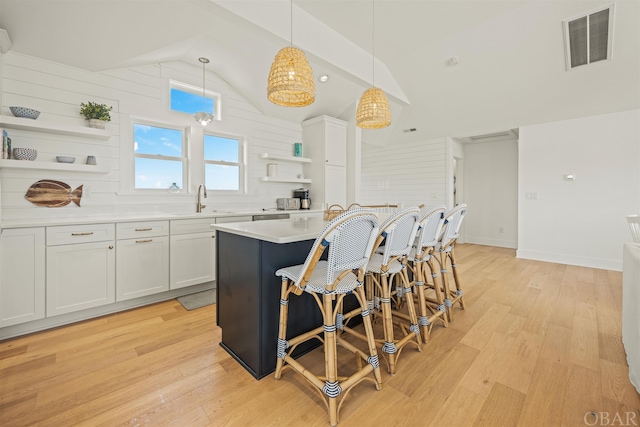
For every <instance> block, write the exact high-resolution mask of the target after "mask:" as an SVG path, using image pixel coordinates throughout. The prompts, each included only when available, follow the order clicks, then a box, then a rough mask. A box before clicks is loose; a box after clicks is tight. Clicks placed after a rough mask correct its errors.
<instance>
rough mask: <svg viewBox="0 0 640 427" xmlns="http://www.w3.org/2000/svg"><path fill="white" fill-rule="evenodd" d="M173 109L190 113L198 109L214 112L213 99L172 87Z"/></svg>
mask: <svg viewBox="0 0 640 427" xmlns="http://www.w3.org/2000/svg"><path fill="white" fill-rule="evenodd" d="M203 100H204V102H203ZM171 109H172V110H174V111H181V112H183V113H189V114H195V113H197V112H198V111H206V112H207V113H210V114H213V99H211V98H207V97H204V98H203V97H202V95H196V94H194V93H190V92H185V91H183V90H180V89H176V88H171Z"/></svg>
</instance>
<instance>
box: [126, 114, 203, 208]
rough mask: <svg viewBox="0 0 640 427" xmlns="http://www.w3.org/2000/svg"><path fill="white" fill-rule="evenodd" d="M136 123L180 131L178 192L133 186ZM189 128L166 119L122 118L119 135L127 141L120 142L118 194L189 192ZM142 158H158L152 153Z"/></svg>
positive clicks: (181, 193) (180, 193) (177, 194)
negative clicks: (180, 155)
mask: <svg viewBox="0 0 640 427" xmlns="http://www.w3.org/2000/svg"><path fill="white" fill-rule="evenodd" d="M136 124H142V125H149V126H154V127H162V128H167V129H175V130H179V131H181V132H182V183H183V185H182V187H183V188H182V189H181V190H180V192H179V193H169V192H168V190H169V189H168V188H166V189H163V188H157V189H155V188H141V189H136V188H135V159H136V154H135V152H134V150H133V144H134V142H135V140H134V126H135V125H136ZM190 133H191V129H190V127H188V126H183V125H180V124H173V123H170V122H166V121H160V120H154V119H147V118H142V117H137V116H130V117H129V120H122V121H121V124H120V135H121V137H124V138H125V140H126V141H128V143H125V144H120V161H121V168H122V170H121V180H120V191H119V192H118V194H119V195H138V196H139V195H159V194H171V196H179V195H184V194H189V191H188V190H189V188H190V185H189V180H190V171H189V169H190V163H191V161H190V156H189V145H190V144H189V140H190ZM139 157H144V158H152V159H153V158H158V157H156V156H153V155H141V156H139ZM166 158H167V159H180V158H179V157H171V156H166Z"/></svg>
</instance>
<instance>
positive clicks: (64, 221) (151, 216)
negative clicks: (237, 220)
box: [0, 210, 323, 228]
mask: <svg viewBox="0 0 640 427" xmlns="http://www.w3.org/2000/svg"><path fill="white" fill-rule="evenodd" d="M322 212H323V211H322V210H280V211H279V210H269V211H263V210H252V211H240V210H239V211H231V210H229V211H213V212H202V213H195V212H193V213H160V212H156V213H128V214H126V213H120V214H105V215H95V216H83V217H68V218H56V219H35V218H25V219H12V220H3V221H2V223H1V224H0V226H1V228H23V227H47V226H56V225H71V224H100V223H105V222H116V223H117V222H136V221H162V220H177V219H198V218H221V217H234V216H241V217H244V216H253V215H278V214H290V215H300V214H316V215H317V214H319V213H322Z"/></svg>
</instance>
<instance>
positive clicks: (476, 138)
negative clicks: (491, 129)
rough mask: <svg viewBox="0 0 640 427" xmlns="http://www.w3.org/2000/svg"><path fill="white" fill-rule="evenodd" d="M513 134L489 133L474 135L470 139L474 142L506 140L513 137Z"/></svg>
mask: <svg viewBox="0 0 640 427" xmlns="http://www.w3.org/2000/svg"><path fill="white" fill-rule="evenodd" d="M511 136H512V134H511V133H510V132H499V133H487V134H485V135H474V136H470V137H469V139H470V140H472V141H482V140H484V139H495V138H505V137H511Z"/></svg>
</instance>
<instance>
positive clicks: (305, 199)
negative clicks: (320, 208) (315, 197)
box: [293, 188, 311, 209]
mask: <svg viewBox="0 0 640 427" xmlns="http://www.w3.org/2000/svg"><path fill="white" fill-rule="evenodd" d="M293 197H295V198H297V199H300V209H310V208H311V199H310V198H309V190H307V189H306V188H297V189H295V190H293Z"/></svg>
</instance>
